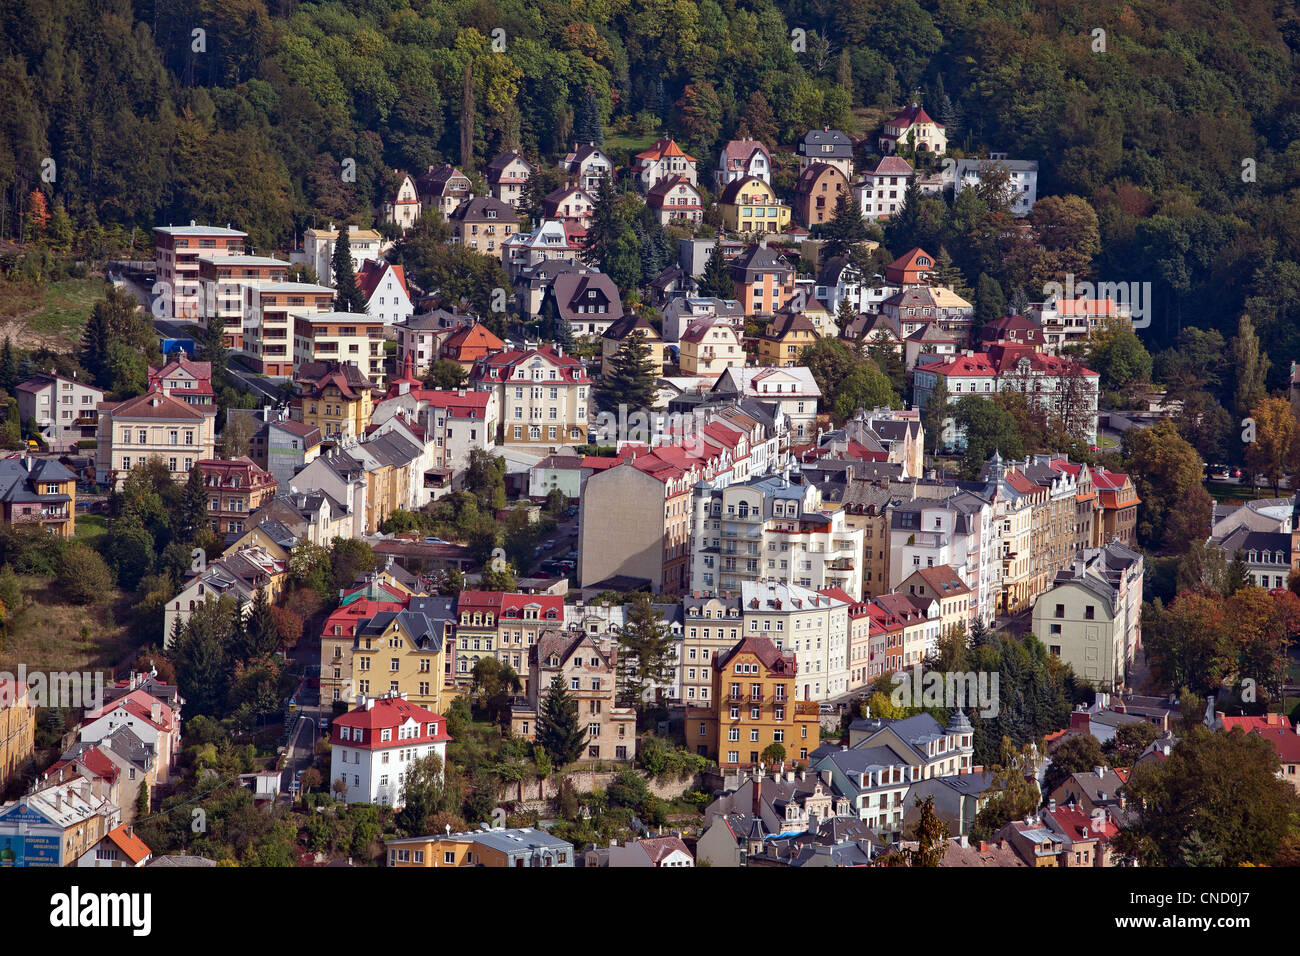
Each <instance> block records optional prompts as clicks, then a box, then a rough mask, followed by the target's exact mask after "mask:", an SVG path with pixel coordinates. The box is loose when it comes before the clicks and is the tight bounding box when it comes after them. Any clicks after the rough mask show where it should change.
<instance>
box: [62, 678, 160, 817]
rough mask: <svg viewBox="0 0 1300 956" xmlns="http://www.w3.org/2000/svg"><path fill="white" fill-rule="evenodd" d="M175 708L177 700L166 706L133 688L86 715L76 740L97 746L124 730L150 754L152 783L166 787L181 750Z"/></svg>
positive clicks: (137, 688) (148, 693) (144, 692)
mask: <svg viewBox="0 0 1300 956" xmlns="http://www.w3.org/2000/svg"><path fill="white" fill-rule="evenodd" d="M179 705H180V701H178V700H173V702H172V703H168V702H167V701H165V700H160V699H158V698H157V697H155V696H153V694H151V693H150V692H149V691H148V690H147V689H145V688H143V687H140V686H138V685H137V687H136V689H135V690H131V691H128V692H127V693H126V694H125V695H124V696H121V697H115V698H113V699H112V700H110V701H109V702H108V703H106V704H104V706H102V707H100V708H99V709H98V710H91V711H87V712H86V714H85V715H84V717H83V718H82V722H81V726H80V727H78V728H77V739H78V740H80V741H81V742H82V743H90V744H97V743H99V742H100V741H102V740H104V739H105V738H106V737H110V736H112V735H114V734H115V733H117V732H118V731H119V730H121V729H122V728H123V727H125V728H127V729H129V730H130V731H131V732H132V733H133V734H135V736H136V737H138V738H139V739H140V741H141V743H143V744H144V745H145V746H147V747H148V748H149V749H150V750H151V751H152V753H153V756H154V761H155V763H154V768H155V771H156V774H157V776H156V778H155V779H156V780H157V782H158V783H166V782H167V781H168V779H169V778H170V777H171V775H172V768H173V766H174V764H175V762H176V759H177V757H178V755H179V754H180V750H181V720H180V711H179ZM119 822H120V821H119Z"/></svg>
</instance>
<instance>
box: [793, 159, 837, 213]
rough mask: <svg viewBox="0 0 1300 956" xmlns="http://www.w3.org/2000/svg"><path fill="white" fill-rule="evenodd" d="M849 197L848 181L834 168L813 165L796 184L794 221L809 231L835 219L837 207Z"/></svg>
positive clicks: (826, 165)
mask: <svg viewBox="0 0 1300 956" xmlns="http://www.w3.org/2000/svg"><path fill="white" fill-rule="evenodd" d="M848 195H849V181H848V179H847V178H846V177H845V176H844V174H843V173H842V172H840V170H839V169H838V168H836V167H835V166H831V165H828V164H826V163H820V162H819V163H813V164H811V165H810V166H808V167H806V168H805V169H804V170H803V171H802V172H801V173H800V174H799V179H798V180H797V181H796V182H795V188H794V219H795V222H797V223H799V225H801V226H803V227H804V228H806V229H811V228H812V227H813V226H819V225H821V224H822V223H827V222H830V221H831V220H832V219H834V218H835V207H836V203H838V202H839V198H840V197H841V196H848Z"/></svg>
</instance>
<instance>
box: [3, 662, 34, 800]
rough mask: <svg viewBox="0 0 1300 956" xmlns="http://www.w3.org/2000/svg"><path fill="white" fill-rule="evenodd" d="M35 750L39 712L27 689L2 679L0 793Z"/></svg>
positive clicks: (14, 682) (16, 682)
mask: <svg viewBox="0 0 1300 956" xmlns="http://www.w3.org/2000/svg"><path fill="white" fill-rule="evenodd" d="M35 746H36V708H34V707H32V706H30V705H29V701H28V689H27V686H26V685H24V684H20V683H18V681H16V680H8V679H0V789H3V788H4V786H5V785H6V784H8V783H9V781H10V780H11V779H13V775H14V774H15V773H17V772H18V770H19V769H20V768H21V767H22V766H23V764H25V763H26V762H27V761H28V759H29V758H30V757H31V755H32V749H33V748H34V747H35Z"/></svg>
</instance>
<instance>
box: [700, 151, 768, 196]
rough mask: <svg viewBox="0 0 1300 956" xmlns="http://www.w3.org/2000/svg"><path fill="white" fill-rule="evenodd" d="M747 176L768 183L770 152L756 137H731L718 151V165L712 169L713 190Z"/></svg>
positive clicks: (715, 190)
mask: <svg viewBox="0 0 1300 956" xmlns="http://www.w3.org/2000/svg"><path fill="white" fill-rule="evenodd" d="M749 176H753V177H755V178H757V179H761V180H763V182H765V183H770V182H771V181H772V154H771V153H770V152H769V151H768V148H767V147H766V146H765V145H763V144H762V143H761V142H759V141H758V140H756V139H733V140H731V141H730V142H729V143H727V145H725V146H723V147H722V149H721V150H720V151H719V153H718V165H717V168H716V169H715V170H714V171H713V187H714V190H713V191H714V192H715V193H720V192H722V190H723V189H725V188H726V186H727V184H728V183H731V182H735V181H736V180H737V179H745V178H747V177H749Z"/></svg>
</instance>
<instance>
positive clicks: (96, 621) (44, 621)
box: [0, 517, 162, 673]
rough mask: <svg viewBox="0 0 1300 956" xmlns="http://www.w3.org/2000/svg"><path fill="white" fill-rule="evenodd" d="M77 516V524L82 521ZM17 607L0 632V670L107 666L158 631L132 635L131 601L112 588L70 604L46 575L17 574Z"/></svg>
mask: <svg viewBox="0 0 1300 956" xmlns="http://www.w3.org/2000/svg"><path fill="white" fill-rule="evenodd" d="M81 520H82V519H81V518H80V517H78V518H77V523H78V524H80V523H81ZM18 581H19V586H20V587H21V588H22V592H23V603H22V606H21V607H20V608H18V609H17V610H16V611H13V612H11V613H10V616H9V622H8V626H7V628H6V630H5V632H4V634H3V636H0V671H8V672H9V673H16V672H17V668H18V665H19V664H20V663H22V664H26V665H27V669H28V671H36V670H43V671H44V670H52V671H80V670H87V669H92V668H101V667H102V668H111V667H115V666H117V665H120V664H122V663H123V662H124V661H126V660H127V659H128V657H133V656H134V655H133V654H132V651H133V650H134V649H135V648H136V647H138V646H140V645H141V644H143V643H148V638H150V637H152V638H153V640H154V641H155V642H156V641H158V640H159V639H161V637H162V635H161V633H159V634H156V635H139V634H132V633H131V631H130V628H129V627H128V626H126V625H125V624H123V623H119V622H125V621H129V619H130V602H129V600H128V599H127V598H126V597H125V596H124V595H123V594H122V592H121V591H118V590H117V589H116V588H114V589H113V590H112V591H110V592H108V593H107V594H105V596H104V600H103V601H100V602H96V603H95V604H89V605H85V606H81V605H76V604H70V603H68V601H67V600H66V599H65V598H64V597H63V595H62V594H61V593H60V592H59V590H58V588H57V587H56V586H55V585H54V584H52V583H51V582H50V581H49V580H48V579H46V578H43V577H40V576H36V575H19V577H18Z"/></svg>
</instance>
